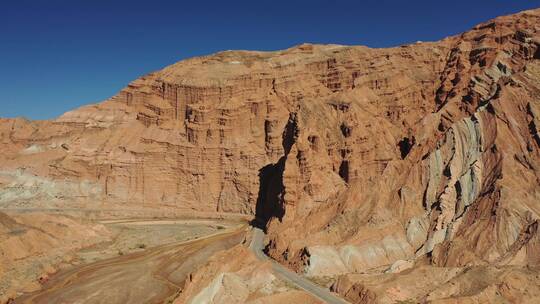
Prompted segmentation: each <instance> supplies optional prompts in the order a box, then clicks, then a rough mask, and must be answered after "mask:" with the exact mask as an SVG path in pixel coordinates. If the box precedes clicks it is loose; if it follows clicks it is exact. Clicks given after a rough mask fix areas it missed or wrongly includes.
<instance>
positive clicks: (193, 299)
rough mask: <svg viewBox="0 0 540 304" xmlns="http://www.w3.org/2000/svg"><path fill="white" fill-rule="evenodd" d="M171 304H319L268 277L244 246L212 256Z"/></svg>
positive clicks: (266, 268) (265, 266) (269, 271)
mask: <svg viewBox="0 0 540 304" xmlns="http://www.w3.org/2000/svg"><path fill="white" fill-rule="evenodd" d="M174 303H178V304H181V303H191V304H199V303H201V304H202V303H215V304H218V303H223V304H226V303H251V304H263V303H313V304H315V303H321V301H320V300H318V299H316V298H314V297H312V296H311V295H309V294H307V293H306V292H304V291H300V290H297V289H294V288H291V287H290V286H288V285H287V284H285V283H284V282H282V281H281V280H280V279H278V278H276V277H275V276H274V275H273V274H272V269H271V265H270V264H269V263H264V262H260V261H259V260H257V259H256V258H255V256H254V255H253V254H252V253H251V252H250V251H249V250H248V249H247V248H246V247H244V246H242V245H238V246H236V247H235V248H233V249H231V250H228V251H223V252H221V253H218V254H216V255H214V256H213V257H212V258H211V259H210V260H209V261H208V263H207V264H206V265H205V266H203V267H202V268H201V269H199V270H197V271H196V272H195V273H194V274H193V275H191V276H190V280H189V281H188V282H186V286H185V287H184V289H183V290H182V292H181V294H180V295H179V297H178V298H177V299H176V300H175V302H174Z"/></svg>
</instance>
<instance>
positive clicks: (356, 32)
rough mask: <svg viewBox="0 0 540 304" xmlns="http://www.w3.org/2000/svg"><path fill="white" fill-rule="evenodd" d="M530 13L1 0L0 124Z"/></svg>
mask: <svg viewBox="0 0 540 304" xmlns="http://www.w3.org/2000/svg"><path fill="white" fill-rule="evenodd" d="M441 3H444V5H441ZM538 6H540V1H539V0H536V1H525V0H522V1H520V0H502V1H501V0H489V1H488V0H482V1H475V0H466V1H463V0H453V1H444V2H443V1H433V0H432V1H406V0H403V1H384V0H378V1H371V0H368V1H360V0H357V1H338V0H334V1H330V0H328V1H318V0H311V1H294V0H288V1H277V0H273V1H272V0H266V1H265V0H251V1H234V0H227V1H225V0H224V1H213V2H210V1H204V0H189V1H181V0H178V1H159V0H146V1H138V0H131V1H113V0H109V1H102V0H93V1H83V0H69V1H56V0H47V1H45V0H43V1H25V0H17V1H7V0H4V1H2V2H1V5H0V117H15V116H26V117H28V118H32V119H48V118H52V117H56V116H58V115H60V114H61V113H63V112H65V111H68V110H70V109H73V108H76V107H79V106H81V105H83V104H87V103H93V102H98V101H101V100H104V99H106V98H108V97H110V96H112V95H114V94H115V93H116V92H117V91H119V90H120V89H121V88H122V87H123V86H125V85H126V84H127V83H129V82H130V81H131V80H133V79H135V78H137V77H139V76H141V75H143V74H146V73H148V72H151V71H154V70H157V69H160V68H162V67H164V66H167V65H169V64H172V63H174V62H176V61H178V60H181V59H183V58H187V57H193V56H198V55H205V54H209V53H214V52H217V51H220V50H227V49H249V50H276V49H283V48H287V47H290V46H293V45H295V44H299V43H303V42H312V43H338V44H352V45H358V44H362V45H367V46H371V47H386V46H395V45H400V44H404V43H409V42H414V41H417V40H423V41H429V40H438V39H441V38H443V37H445V36H448V35H452V34H457V33H459V32H462V31H465V30H467V29H469V28H471V27H472V26H473V25H475V24H477V23H479V22H483V21H486V20H488V19H491V18H493V17H496V16H499V15H505V14H510V13H515V12H518V11H521V10H524V9H530V8H534V7H538Z"/></svg>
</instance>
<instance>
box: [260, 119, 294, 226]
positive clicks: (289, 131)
mask: <svg viewBox="0 0 540 304" xmlns="http://www.w3.org/2000/svg"><path fill="white" fill-rule="evenodd" d="M297 133H298V126H297V118H296V113H291V114H290V116H289V120H288V121H287V124H286V125H285V129H284V130H283V137H282V146H283V153H284V155H283V156H282V157H280V159H279V160H278V161H277V162H276V163H274V164H269V165H266V166H264V167H262V168H261V169H260V170H259V193H258V196H257V204H256V207H255V219H254V220H253V221H252V223H251V224H252V225H253V226H255V227H258V228H261V229H263V230H266V225H267V223H268V221H270V219H272V218H278V219H279V220H280V221H281V220H282V218H283V216H284V215H285V208H284V206H283V199H282V198H283V192H284V190H285V186H284V185H283V172H284V171H285V161H286V160H287V156H288V155H289V152H290V151H291V148H292V146H293V144H294V143H295V141H296V137H297V135H298V134H297Z"/></svg>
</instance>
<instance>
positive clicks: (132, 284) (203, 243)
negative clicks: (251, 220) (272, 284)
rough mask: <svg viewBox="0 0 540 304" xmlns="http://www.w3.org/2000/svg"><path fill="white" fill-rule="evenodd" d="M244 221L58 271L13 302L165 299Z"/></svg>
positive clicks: (236, 235)
mask: <svg viewBox="0 0 540 304" xmlns="http://www.w3.org/2000/svg"><path fill="white" fill-rule="evenodd" d="M244 228H245V226H237V227H235V228H231V229H227V230H224V231H222V232H220V233H217V234H214V235H210V236H206V237H203V238H200V239H197V240H192V241H188V242H182V243H175V244H167V245H162V246H158V247H154V248H149V249H147V250H144V251H141V252H136V253H132V254H127V255H122V256H118V257H114V258H110V259H106V260H102V261H98V262H95V263H91V264H86V265H83V266H78V267H75V268H72V269H69V270H66V271H63V272H60V273H58V274H56V275H54V276H52V278H51V279H50V280H49V281H48V282H47V283H45V285H44V286H43V289H42V290H40V291H38V292H35V293H32V294H28V295H24V296H22V297H19V298H17V299H16V300H15V303H108V304H112V303H163V302H166V301H167V299H169V298H172V297H174V295H175V293H176V292H177V291H178V290H179V289H180V288H181V287H182V286H183V283H184V280H185V279H186V277H187V276H188V275H189V273H191V272H192V271H193V270H195V269H196V268H197V267H198V266H200V265H201V264H202V263H204V262H205V261H206V260H207V259H208V257H210V256H211V255H212V254H213V253H214V252H216V251H218V250H223V249H226V248H230V247H232V246H234V245H236V244H238V243H239V242H240V241H241V240H242V238H243V234H244Z"/></svg>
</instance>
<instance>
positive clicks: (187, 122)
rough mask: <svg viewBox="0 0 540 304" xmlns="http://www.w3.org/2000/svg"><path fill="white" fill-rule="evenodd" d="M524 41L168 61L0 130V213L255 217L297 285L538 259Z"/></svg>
mask: <svg viewBox="0 0 540 304" xmlns="http://www.w3.org/2000/svg"><path fill="white" fill-rule="evenodd" d="M539 31H540V10H531V11H526V12H522V13H519V14H516V15H511V16H506V17H500V18H497V19H494V20H492V21H489V22H487V23H484V24H480V25H478V26H476V27H475V28H473V29H471V30H470V31H468V32H466V33H463V34H461V35H458V36H453V37H449V38H446V39H444V40H442V41H438V42H433V43H431V42H430V43H416V44H413V45H405V46H400V47H396V48H389V49H369V48H366V47H360V46H353V47H351V46H339V45H309V44H305V45H300V46H297V47H293V48H291V49H287V50H284V51H277V52H247V51H227V52H222V53H218V54H215V55H211V56H206V57H199V58H193V59H189V60H185V61H181V62H179V63H176V64H174V65H172V66H169V67H167V68H165V69H163V70H161V71H157V72H155V73H152V74H149V75H146V76H144V77H142V78H140V79H138V80H135V81H134V82H132V83H131V84H130V85H129V86H128V87H127V88H125V89H123V90H122V91H121V92H120V93H119V94H118V95H116V96H114V97H113V98H111V99H110V100H107V101H105V102H103V103H101V104H98V105H93V106H87V107H83V108H81V109H78V110H75V111H72V112H68V113H66V114H64V115H63V116H61V117H60V118H58V119H56V120H54V121H42V122H29V121H24V120H21V119H15V120H3V121H1V123H0V136H1V137H0V138H1V145H2V151H6V152H5V153H3V155H1V156H0V163H1V164H2V165H1V166H2V172H0V178H1V179H0V183H1V184H2V189H1V190H0V203H2V205H3V206H21V205H25V204H26V205H32V206H34V205H35V204H37V203H34V202H40V203H39V204H45V203H43V202H47V203H46V204H49V205H62V206H65V205H66V204H71V205H84V206H87V207H88V206H95V205H100V206H116V207H118V206H126V205H129V206H131V205H135V206H148V207H162V206H169V207H175V208H186V209H191V210H199V211H219V212H235V213H236V212H237V213H246V214H254V215H256V216H257V217H258V219H259V221H260V222H261V223H262V224H264V225H265V226H266V227H267V230H268V232H269V239H270V244H269V246H268V251H269V253H270V254H271V255H272V256H273V257H274V258H276V259H278V260H280V261H282V262H283V263H286V264H288V265H289V266H290V267H293V268H295V269H296V270H298V271H303V272H305V273H307V274H309V275H314V276H316V275H340V274H347V273H356V272H361V271H364V270H366V269H379V268H381V267H382V268H384V269H386V268H388V267H389V265H392V264H395V263H398V264H396V265H395V267H394V268H392V267H390V269H394V270H395V269H399V268H400V267H401V266H400V265H406V264H407V263H411V261H415V260H416V259H418V258H426V257H427V259H428V260H429V261H428V262H429V263H430V265H437V266H445V267H462V266H466V265H469V266H470V265H483V264H490V265H538V264H540V259H539V256H540V236H539V233H538V219H539V217H540V205H539V204H538V202H539V199H540V187H539V173H540V171H539V170H540V169H539V168H540V167H539V166H540V155H539V152H540V137H539V135H538V132H539V128H540V32H539ZM44 198H45V199H44ZM405 261H408V262H405ZM382 268H381V269H382ZM349 285H351V284H349ZM341 286H344V285H341ZM351 286H353V285H351ZM359 290H363V289H362V288H359ZM343 292H344V293H346V292H348V291H343Z"/></svg>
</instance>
